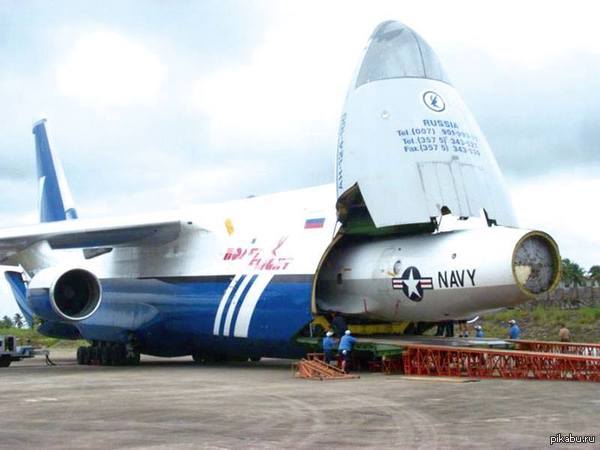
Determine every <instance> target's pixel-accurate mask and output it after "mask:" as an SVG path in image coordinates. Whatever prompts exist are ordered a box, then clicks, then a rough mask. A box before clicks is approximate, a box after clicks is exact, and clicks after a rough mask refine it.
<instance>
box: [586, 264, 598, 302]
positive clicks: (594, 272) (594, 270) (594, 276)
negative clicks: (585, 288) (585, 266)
mask: <svg viewBox="0 0 600 450" xmlns="http://www.w3.org/2000/svg"><path fill="white" fill-rule="evenodd" d="M588 280H590V285H591V287H590V290H591V292H592V302H594V285H596V284H598V285H599V286H600V266H598V265H596V266H592V267H590V269H589V270H588Z"/></svg>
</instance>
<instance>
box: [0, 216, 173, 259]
mask: <svg viewBox="0 0 600 450" xmlns="http://www.w3.org/2000/svg"><path fill="white" fill-rule="evenodd" d="M181 227H182V222H181V221H179V220H164V221H161V220H146V221H143V220H137V221H133V220H129V221H128V220H120V221H115V220H111V221H107V220H73V221H60V222H49V223H42V224H39V225H28V226H22V227H14V228H5V229H2V230H0V262H7V260H8V262H10V261H9V258H10V257H11V256H12V255H15V254H17V253H19V252H21V251H22V250H25V249H27V248H28V247H30V246H31V245H34V244H35V243H37V242H41V241H47V242H48V244H49V245H50V247H51V248H53V249H73V248H82V249H88V248H100V247H117V246H119V247H131V246H146V245H159V244H165V243H167V242H171V241H173V240H175V239H177V237H178V236H179V235H180V232H181Z"/></svg>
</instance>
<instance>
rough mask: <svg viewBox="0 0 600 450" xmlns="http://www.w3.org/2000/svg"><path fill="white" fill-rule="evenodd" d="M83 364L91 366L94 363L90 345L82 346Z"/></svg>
mask: <svg viewBox="0 0 600 450" xmlns="http://www.w3.org/2000/svg"><path fill="white" fill-rule="evenodd" d="M81 350H82V351H81V358H82V359H81V361H82V362H81V364H83V365H86V366H89V365H90V364H91V363H92V360H91V352H90V347H81Z"/></svg>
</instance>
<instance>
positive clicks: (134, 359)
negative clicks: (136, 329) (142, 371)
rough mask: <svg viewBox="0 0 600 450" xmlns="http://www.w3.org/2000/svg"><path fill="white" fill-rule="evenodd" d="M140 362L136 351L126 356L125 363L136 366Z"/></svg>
mask: <svg viewBox="0 0 600 450" xmlns="http://www.w3.org/2000/svg"><path fill="white" fill-rule="evenodd" d="M139 363H140V354H139V353H138V352H134V353H133V354H130V355H129V356H128V357H127V364H129V365H130V366H137V365H138V364H139Z"/></svg>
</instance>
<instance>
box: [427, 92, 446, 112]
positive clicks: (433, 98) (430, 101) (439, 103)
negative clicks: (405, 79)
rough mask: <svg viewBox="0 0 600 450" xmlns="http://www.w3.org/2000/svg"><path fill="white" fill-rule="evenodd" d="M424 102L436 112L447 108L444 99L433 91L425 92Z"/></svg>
mask: <svg viewBox="0 0 600 450" xmlns="http://www.w3.org/2000/svg"><path fill="white" fill-rule="evenodd" d="M423 102H425V106H427V107H428V108H429V109H430V110H432V111H435V112H442V111H443V110H445V109H446V103H445V102H444V99H443V98H442V97H441V96H440V95H439V94H437V93H436V92H433V91H427V92H425V93H424V94H423Z"/></svg>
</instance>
